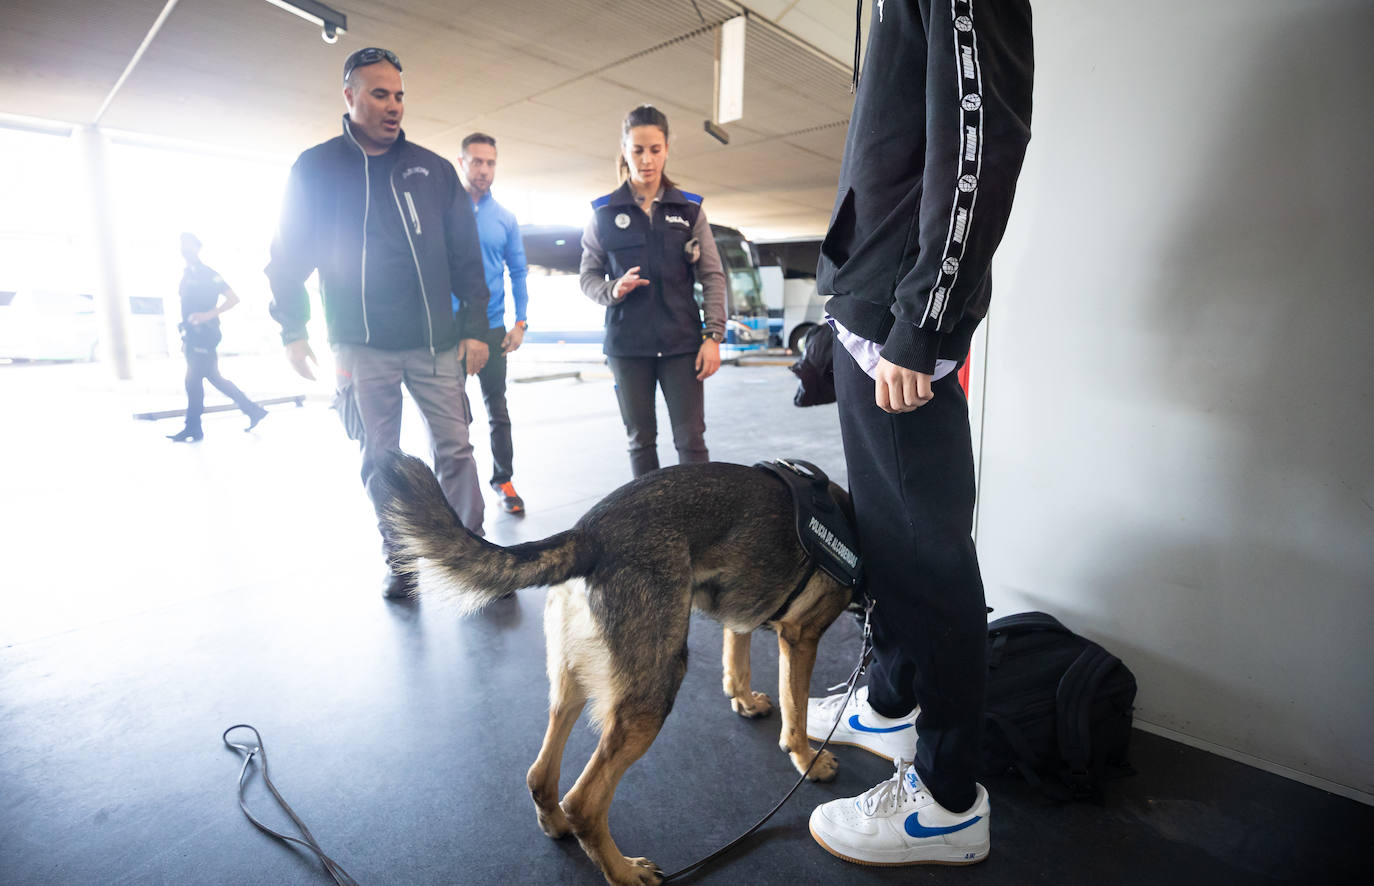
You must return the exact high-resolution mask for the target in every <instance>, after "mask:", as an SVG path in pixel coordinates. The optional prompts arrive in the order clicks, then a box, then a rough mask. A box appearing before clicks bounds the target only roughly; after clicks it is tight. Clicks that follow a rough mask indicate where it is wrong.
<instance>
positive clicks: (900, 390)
mask: <svg viewBox="0 0 1374 886" xmlns="http://www.w3.org/2000/svg"><path fill="white" fill-rule="evenodd" d="M932 378H933V376H931V375H930V373H927V372H917V371H916V370H914V369H907V368H906V367H904V366H898V365H897V364H896V363H889V362H888V361H887V360H885V359H884V358H882V357H879V358H878V369H877V372H876V373H875V375H874V394H873V399H874V401H875V402H876V403H877V404H878V408H879V409H881V410H882V411H883V412H889V413H892V414H893V415H896V414H898V413H902V412H912V411H914V410H916V409H919V408H920V407H922V406H924V405H926V404H927V403H929V402H930V401H931V400H933V399H935V392H934V391H932V390H931V389H930V382H931V379H932Z"/></svg>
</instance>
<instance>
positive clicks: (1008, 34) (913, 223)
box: [816, 0, 1035, 372]
mask: <svg viewBox="0 0 1374 886" xmlns="http://www.w3.org/2000/svg"><path fill="white" fill-rule="evenodd" d="M879 12H880V15H879V14H878V13H879ZM1034 67H1035V61H1034V53H1033V51H1032V38H1031V10H1030V3H1029V0H998V2H996V3H979V4H976V5H975V4H973V3H970V2H968V0H953V2H952V3H951V2H950V0H887V2H886V3H884V4H882V5H881V6H879V7H875V15H874V17H873V19H872V23H871V26H870V30H869V38H868V54H867V56H866V57H865V61H864V70H863V77H862V79H861V80H860V81H859V88H858V94H857V95H856V96H855V100H854V112H853V114H852V115H851V117H850V120H849V133H848V136H847V138H846V142H845V152H844V162H843V165H842V166H841V169H840V187H839V195H838V197H837V199H836V201H835V210H834V214H833V215H832V216H831V221H830V230H829V232H828V233H827V234H826V236H825V240H824V241H823V242H822V244H821V259H820V263H819V266H818V268H817V276H816V283H817V288H818V290H819V292H820V293H821V294H822V295H832V296H834V298H832V299H831V300H830V302H829V303H828V304H827V310H829V312H830V313H831V314H832V315H833V316H834V317H835V319H837V320H839V321H840V323H842V324H843V325H844V326H845V327H846V328H847V329H849V330H850V331H851V332H853V333H855V334H856V335H860V336H863V337H864V338H866V339H868V340H869V341H875V342H880V343H882V345H883V348H882V355H883V357H885V358H886V359H887V360H888V361H890V362H892V363H895V364H897V365H899V366H903V367H906V368H907V369H914V370H917V371H920V372H931V371H933V370H934V368H935V361H936V359H937V358H944V359H949V360H962V359H963V358H964V357H965V356H966V355H967V353H968V348H969V341H970V339H971V338H972V337H973V331H974V329H975V328H977V326H978V323H979V322H980V321H981V320H982V319H983V317H984V315H985V314H986V313H987V309H988V301H989V299H990V298H991V295H992V277H991V273H990V269H991V264H992V254H993V252H994V251H995V250H996V249H997V245H998V243H999V242H1001V239H1002V233H1003V231H1004V230H1005V229H1006V224H1007V216H1008V214H1009V213H1010V212H1011V203H1012V197H1013V195H1014V194H1015V191H1016V179H1017V176H1018V175H1019V174H1020V171H1021V161H1022V158H1023V157H1024V156H1025V152H1026V145H1027V143H1028V142H1029V141H1030V117H1031V81H1032V74H1033V71H1034Z"/></svg>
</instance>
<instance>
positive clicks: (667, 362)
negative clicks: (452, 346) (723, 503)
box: [581, 105, 725, 477]
mask: <svg viewBox="0 0 1374 886" xmlns="http://www.w3.org/2000/svg"><path fill="white" fill-rule="evenodd" d="M667 162H668V118H667V117H665V116H664V115H663V112H661V111H659V110H658V109H657V108H655V107H653V106H651V105H640V106H639V107H637V108H635V109H634V110H633V111H631V112H630V113H629V116H627V117H626V118H625V123H624V125H623V126H622V127H621V138H620V159H619V168H620V179H621V185H620V187H619V188H617V189H616V190H615V191H613V192H611V193H609V194H607V195H605V196H604V197H598V198H597V199H596V200H593V201H592V209H593V214H592V219H591V221H589V222H588V223H587V227H586V229H585V230H584V231H583V232H582V267H581V278H582V291H583V292H584V293H586V294H587V297H588V298H590V299H592V300H593V301H595V302H596V303H597V304H602V305H605V306H606V337H605V344H604V346H603V348H602V350H603V351H604V352H605V354H606V357H607V359H608V361H609V362H610V365H611V373H612V375H614V377H615V385H616V396H617V398H618V399H619V401H620V415H621V417H622V418H623V419H624V421H625V433H626V435H627V436H628V437H629V446H630V469H631V471H632V472H633V473H634V476H636V477H638V476H640V475H642V474H647V473H648V472H649V471H653V470H656V469H657V468H658V446H657V440H656V438H657V435H658V427H657V423H656V420H655V412H654V401H655V385H657V386H658V387H660V388H662V389H663V399H664V400H665V401H667V404H668V416H669V418H670V420H671V422H672V425H673V445H674V446H675V447H677V454H678V463H679V464H692V463H696V462H704V461H708V460H709V455H708V454H707V452H706V416H705V398H704V395H703V391H702V382H703V381H705V380H706V379H707V378H709V377H710V376H711V375H713V374H714V373H715V371H716V370H717V369H719V368H720V342H721V341H722V340H723V339H724V338H725V273H724V272H723V271H722V269H721V263H720V254H719V253H718V252H717V251H716V241H715V239H714V238H713V237H712V235H711V226H710V224H708V223H707V221H706V213H705V211H704V210H702V208H701V197H699V196H697V195H696V194H690V193H688V192H686V191H681V190H678V188H677V187H676V186H674V185H673V183H672V181H670V180H669V179H668V176H667V175H665V174H664V167H665V166H666V165H667ZM698 282H699V283H701V288H702V293H703V301H702V303H701V305H700V306H698V304H697V300H696V297H695V295H694V292H693V284H694V283H698Z"/></svg>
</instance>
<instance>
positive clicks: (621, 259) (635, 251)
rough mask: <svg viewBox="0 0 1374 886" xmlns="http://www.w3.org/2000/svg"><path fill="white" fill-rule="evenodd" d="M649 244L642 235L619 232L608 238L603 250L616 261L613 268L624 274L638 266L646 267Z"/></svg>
mask: <svg viewBox="0 0 1374 886" xmlns="http://www.w3.org/2000/svg"><path fill="white" fill-rule="evenodd" d="M647 242H648V240H647V238H645V236H644V235H643V234H642V233H629V232H617V233H616V235H615V236H612V237H607V238H606V242H605V243H603V244H602V248H603V249H605V250H606V255H608V256H609V257H610V258H612V259H613V260H614V261H613V264H612V267H615V268H619V271H620V273H621V274H624V273H625V272H626V271H628V270H629V269H630V268H633V267H635V266H636V265H638V266H639V267H640V268H643V267H644V258H645V244H646V243H647Z"/></svg>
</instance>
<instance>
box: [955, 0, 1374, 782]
mask: <svg viewBox="0 0 1374 886" xmlns="http://www.w3.org/2000/svg"><path fill="white" fill-rule="evenodd" d="M1035 16H1036V20H1035V31H1036V43H1037V46H1036V55H1037V62H1038V70H1037V82H1036V86H1035V101H1036V109H1035V116H1034V138H1033V141H1032V144H1031V148H1030V152H1029V154H1028V156H1027V162H1026V167H1025V171H1024V173H1023V175H1022V179H1021V188H1020V194H1019V197H1018V200H1017V204H1016V208H1015V211H1014V214H1013V218H1012V223H1011V227H1010V229H1009V230H1008V234H1007V237H1006V240H1005V241H1004V245H1003V247H1002V249H1001V252H1000V253H999V255H998V261H997V265H996V267H995V271H996V275H997V282H996V287H995V288H996V294H995V295H994V299H993V313H992V315H991V316H990V318H989V325H988V349H987V354H988V360H987V374H986V377H985V379H984V382H985V387H984V391H985V397H986V401H985V403H984V409H985V412H984V417H983V426H982V433H983V442H982V454H981V463H980V466H981V499H980V505H979V526H978V545H979V552H980V555H981V560H982V565H983V570H984V578H985V581H986V584H987V591H988V601H989V604H990V605H992V606H995V607H997V610H998V613H997V614H1006V613H1009V612H1013V611H1019V610H1024V609H1044V610H1047V611H1049V612H1051V613H1054V614H1056V615H1058V616H1060V617H1061V618H1062V619H1063V620H1064V621H1066V622H1067V623H1068V625H1069V626H1070V627H1072V628H1074V629H1076V630H1078V631H1080V632H1081V633H1084V634H1087V635H1088V636H1091V637H1094V638H1096V639H1098V640H1100V641H1101V642H1102V643H1103V644H1104V645H1106V646H1107V648H1108V649H1110V650H1112V651H1113V652H1115V653H1117V654H1118V655H1120V656H1121V657H1122V658H1123V659H1124V660H1125V661H1126V663H1127V664H1128V665H1129V666H1130V667H1131V668H1132V669H1133V670H1134V671H1135V673H1136V675H1137V677H1138V679H1139V681H1140V694H1139V697H1138V710H1137V720H1138V722H1139V723H1140V724H1141V725H1142V726H1145V727H1146V728H1152V729H1155V730H1156V731H1161V732H1163V733H1164V734H1171V735H1175V736H1176V737H1181V738H1183V739H1184V740H1187V741H1190V742H1193V743H1195V744H1199V745H1201V746H1204V747H1210V748H1212V749H1215V750H1220V751H1221V752H1223V753H1226V754H1228V755H1231V756H1233V757H1236V758H1238V759H1243V760H1246V761H1248V762H1252V763H1255V764H1257V765H1262V766H1265V767H1266V768H1270V769H1273V770H1275V771H1280V772H1286V773H1287V774H1290V775H1293V776H1294V777H1298V778H1301V779H1303V780H1305V781H1308V782H1310V783H1314V784H1318V785H1322V786H1324V787H1327V788H1329V789H1332V790H1335V791H1338V792H1340V793H1343V794H1346V795H1348V796H1354V797H1357V798H1359V799H1362V800H1364V801H1365V802H1374V751H1371V749H1372V748H1374V653H1371V649H1372V648H1374V409H1371V405H1372V404H1371V394H1370V392H1371V389H1374V173H1371V164H1374V112H1372V111H1371V108H1374V58H1372V57H1374V3H1370V2H1367V0H1348V2H1338V0H1310V2H1296V0H1208V2H1205V3H1199V2H1196V0H1161V2H1158V3H1152V4H1140V3H1127V2H1122V0H1093V2H1088V0H1051V2H1040V3H1037V4H1036V5H1035Z"/></svg>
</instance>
